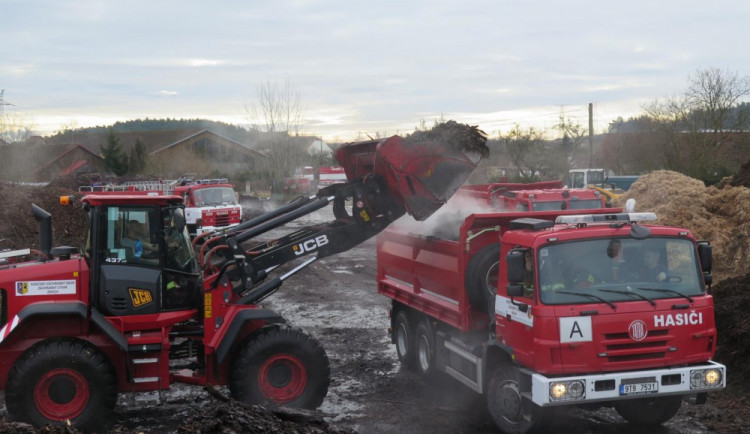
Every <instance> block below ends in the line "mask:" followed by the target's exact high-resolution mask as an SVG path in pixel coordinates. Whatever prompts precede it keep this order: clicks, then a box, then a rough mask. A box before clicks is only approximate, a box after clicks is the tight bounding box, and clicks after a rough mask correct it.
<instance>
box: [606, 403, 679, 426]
mask: <svg viewBox="0 0 750 434" xmlns="http://www.w3.org/2000/svg"><path fill="white" fill-rule="evenodd" d="M681 405H682V396H663V397H659V398H642V399H631V400H627V401H622V402H619V403H617V404H616V405H615V410H617V412H618V413H619V414H620V416H622V417H623V418H624V419H625V420H627V421H628V422H630V423H632V424H636V425H660V424H662V423H664V422H666V421H668V420H669V419H672V417H673V416H674V415H675V414H677V411H678V410H679V409H680V406H681Z"/></svg>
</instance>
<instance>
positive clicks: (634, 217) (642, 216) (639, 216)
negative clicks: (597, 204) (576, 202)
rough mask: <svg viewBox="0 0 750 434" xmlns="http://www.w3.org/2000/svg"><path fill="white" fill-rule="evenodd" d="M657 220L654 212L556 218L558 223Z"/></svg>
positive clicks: (562, 216)
mask: <svg viewBox="0 0 750 434" xmlns="http://www.w3.org/2000/svg"><path fill="white" fill-rule="evenodd" d="M654 220H656V214H654V213H652V212H631V213H620V214H579V215H561V216H558V217H557V218H556V219H555V223H556V224H579V223H611V222H644V221H654Z"/></svg>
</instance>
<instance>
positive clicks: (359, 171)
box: [336, 136, 487, 221]
mask: <svg viewBox="0 0 750 434" xmlns="http://www.w3.org/2000/svg"><path fill="white" fill-rule="evenodd" d="M482 146H484V144H483V143H482ZM486 153H487V151H486V147H484V150H482V149H481V148H479V149H478V150H476V151H474V150H462V149H458V147H457V146H455V145H453V144H447V143H445V142H441V141H422V142H418V141H412V140H410V139H408V138H407V139H404V138H402V137H399V136H392V137H390V138H388V139H385V140H382V141H376V140H371V141H367V142H357V143H351V144H348V145H346V146H344V147H342V148H340V149H339V150H338V151H337V153H336V159H337V160H338V162H339V164H341V166H343V167H344V170H345V171H346V175H347V178H348V179H349V180H350V181H352V180H355V179H358V178H364V177H367V176H369V175H372V174H375V175H379V176H381V177H382V178H383V180H384V181H385V183H386V186H387V187H388V190H389V191H390V192H391V194H392V195H393V196H394V198H395V199H396V200H398V201H400V202H401V203H402V204H403V205H404V208H405V209H406V211H407V212H408V213H409V214H410V215H411V216H412V217H414V218H415V219H417V220H420V221H421V220H424V219H426V218H427V217H429V216H430V215H432V213H434V212H435V211H436V210H437V209H438V208H440V207H441V206H443V205H444V204H445V203H446V202H447V201H448V199H450V197H451V196H452V195H453V193H455V192H456V190H458V188H459V187H460V186H461V185H462V184H463V183H464V181H466V179H467V178H468V177H469V175H470V174H471V172H472V171H473V170H474V169H475V168H476V166H477V164H479V161H480V160H481V159H482V157H483V156H485V155H486Z"/></svg>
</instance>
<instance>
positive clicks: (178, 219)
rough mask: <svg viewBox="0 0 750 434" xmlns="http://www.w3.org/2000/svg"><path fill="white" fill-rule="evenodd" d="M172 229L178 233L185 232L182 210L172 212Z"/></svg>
mask: <svg viewBox="0 0 750 434" xmlns="http://www.w3.org/2000/svg"><path fill="white" fill-rule="evenodd" d="M174 227H175V229H177V232H180V233H182V231H184V230H185V214H184V212H183V211H182V208H177V209H176V210H174Z"/></svg>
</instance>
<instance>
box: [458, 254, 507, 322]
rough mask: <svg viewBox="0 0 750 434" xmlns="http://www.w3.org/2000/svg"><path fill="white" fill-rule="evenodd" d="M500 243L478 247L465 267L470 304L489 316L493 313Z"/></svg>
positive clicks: (498, 269)
mask: <svg viewBox="0 0 750 434" xmlns="http://www.w3.org/2000/svg"><path fill="white" fill-rule="evenodd" d="M499 267H500V244H499V243H495V244H490V245H488V246H485V247H483V248H482V249H480V250H479V251H478V252H477V253H476V254H475V255H474V256H473V257H472V258H471V260H470V261H469V265H468V266H467V267H466V281H465V282H464V284H465V285H466V292H467V293H468V295H469V301H471V304H472V305H473V306H474V307H476V308H478V309H481V310H483V311H485V312H487V313H488V314H490V316H492V315H493V314H494V310H495V309H494V303H490V302H491V301H493V302H494V300H495V295H496V294H497V279H498V272H499V271H500V268H499Z"/></svg>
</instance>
